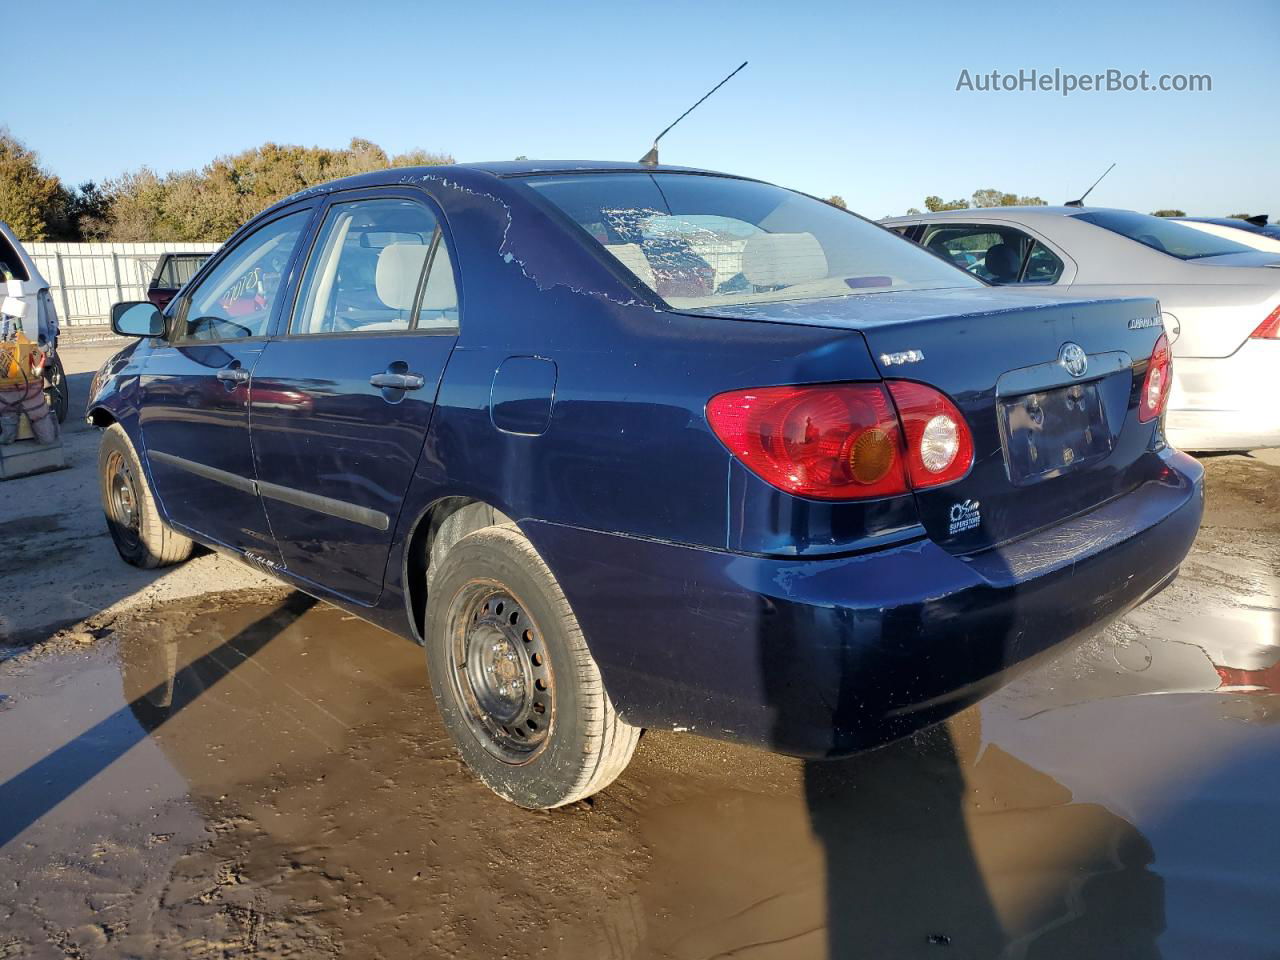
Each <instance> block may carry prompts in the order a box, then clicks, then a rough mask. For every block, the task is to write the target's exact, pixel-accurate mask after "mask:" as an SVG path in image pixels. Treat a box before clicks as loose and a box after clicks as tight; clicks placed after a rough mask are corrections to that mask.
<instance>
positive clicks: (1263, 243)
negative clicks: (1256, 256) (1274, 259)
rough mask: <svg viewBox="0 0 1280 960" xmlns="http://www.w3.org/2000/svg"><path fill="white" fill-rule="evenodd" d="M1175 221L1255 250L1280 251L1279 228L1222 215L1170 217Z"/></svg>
mask: <svg viewBox="0 0 1280 960" xmlns="http://www.w3.org/2000/svg"><path fill="white" fill-rule="evenodd" d="M1171 219H1173V220H1175V221H1176V222H1177V223H1185V224H1186V225H1187V226H1188V227H1191V228H1193V229H1195V230H1199V231H1201V232H1202V233H1210V234H1213V236H1215V237H1222V238H1223V239H1225V240H1234V241H1235V242H1236V243H1243V244H1244V245H1245V246H1246V247H1253V248H1254V249H1255V250H1266V251H1267V252H1269V253H1280V228H1277V227H1274V226H1269V227H1267V228H1265V229H1264V228H1263V227H1260V226H1258V225H1257V224H1253V223H1250V222H1249V221H1247V220H1236V219H1232V218H1230V217H1223V218H1221V219H1217V220H1209V219H1196V218H1194V217H1172V218H1171Z"/></svg>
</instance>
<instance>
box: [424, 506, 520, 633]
mask: <svg viewBox="0 0 1280 960" xmlns="http://www.w3.org/2000/svg"><path fill="white" fill-rule="evenodd" d="M510 522H511V518H510V517H508V516H507V515H506V514H505V513H503V512H502V511H501V510H499V509H497V508H496V507H493V506H490V505H489V504H487V503H485V502H484V501H482V500H472V499H470V498H468V497H445V498H444V499H442V500H437V501H436V502H435V503H433V504H432V505H431V506H430V507H428V508H427V509H426V511H425V512H424V513H423V514H422V516H421V517H419V518H418V522H417V524H416V525H415V526H414V528H413V533H412V534H411V535H410V537H409V545H408V547H406V548H405V569H404V586H405V603H406V604H408V607H409V622H410V623H411V624H412V625H413V633H414V638H415V639H416V640H417V641H418V642H419V643H421V642H422V630H423V624H424V623H425V622H426V616H427V594H428V591H429V590H430V586H431V580H432V575H433V573H434V570H435V567H436V566H437V565H438V564H439V563H440V560H441V558H442V557H444V555H445V554H446V553H448V552H449V550H451V549H452V548H453V545H454V544H455V543H457V542H458V541H459V540H461V539H462V538H463V537H465V536H466V535H467V534H469V533H475V532H476V531H477V530H483V529H484V528H485V527H492V526H494V525H495V524H499V523H510Z"/></svg>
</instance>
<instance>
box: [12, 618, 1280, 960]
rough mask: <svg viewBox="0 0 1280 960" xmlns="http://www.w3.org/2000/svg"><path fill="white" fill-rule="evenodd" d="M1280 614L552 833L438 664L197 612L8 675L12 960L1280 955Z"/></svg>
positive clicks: (663, 756)
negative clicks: (467, 734) (73, 959)
mask: <svg viewBox="0 0 1280 960" xmlns="http://www.w3.org/2000/svg"><path fill="white" fill-rule="evenodd" d="M1273 606H1274V605H1273ZM1274 616H1275V611H1274V609H1272V608H1263V607H1259V608H1257V609H1249V608H1236V609H1234V610H1231V611H1229V612H1227V613H1223V614H1215V615H1214V616H1212V617H1208V615H1207V614H1206V615H1205V617H1206V619H1208V620H1212V623H1213V625H1214V629H1213V630H1212V631H1211V632H1212V635H1213V637H1214V641H1213V643H1212V644H1210V643H1208V642H1205V641H1198V640H1197V638H1198V637H1200V636H1204V635H1207V634H1202V633H1199V632H1198V631H1200V630H1201V629H1202V628H1204V626H1205V622H1203V621H1202V620H1200V619H1199V618H1184V619H1181V620H1179V621H1177V623H1176V625H1174V626H1172V627H1170V628H1168V629H1166V630H1165V631H1164V635H1163V636H1160V635H1158V634H1157V632H1156V630H1155V629H1154V628H1153V627H1152V626H1151V625H1150V624H1147V623H1144V622H1143V621H1142V620H1141V618H1140V617H1135V618H1131V622H1130V623H1129V624H1127V625H1125V626H1123V627H1122V628H1121V629H1119V631H1118V632H1117V633H1116V634H1115V636H1118V637H1119V638H1120V639H1119V641H1117V640H1115V639H1114V638H1113V639H1103V640H1099V641H1097V642H1095V643H1092V644H1090V645H1087V646H1085V647H1082V648H1080V649H1079V650H1077V651H1075V652H1074V653H1072V654H1070V655H1068V656H1065V657H1063V658H1061V659H1059V660H1058V661H1055V662H1052V663H1050V664H1048V665H1046V666H1045V667H1043V668H1042V669H1040V670H1038V671H1036V672H1035V673H1033V674H1029V675H1027V676H1026V677H1024V678H1022V679H1021V680H1019V681H1018V682H1017V683H1015V684H1014V685H1013V686H1011V687H1009V688H1007V689H1006V690H1005V691H1003V692H1001V693H1000V694H998V695H996V696H994V697H992V698H990V699H988V700H987V701H985V702H984V703H982V704H980V705H979V706H978V707H977V708H974V709H971V710H969V711H966V712H965V713H964V714H961V715H960V716H959V717H957V718H955V719H954V720H953V721H951V722H950V723H948V724H947V725H946V726H945V727H940V728H935V729H933V730H931V731H927V732H925V733H924V734H921V735H919V736H917V737H915V738H914V739H912V740H909V741H905V742H901V743H898V744H894V745H891V746H889V747H887V748H884V749H882V750H879V751H876V752H874V753H871V754H868V755H864V756H861V757H857V758H853V759H851V760H847V761H838V762H829V763H811V764H806V763H801V762H799V761H794V760H790V759H786V758H782V757H776V756H771V755H768V754H763V753H759V752H756V751H752V750H748V749H742V748H737V747H732V746H726V745H721V744H715V743H711V742H708V741H702V740H697V739H694V738H691V737H682V736H676V735H671V734H654V735H647V736H646V737H645V739H644V740H643V742H642V744H641V748H640V751H639V753H638V754H637V758H636V762H635V763H634V764H633V766H632V767H631V769H630V770H629V771H628V772H627V774H626V775H624V777H623V778H622V780H621V781H619V782H618V783H617V784H615V786H614V787H612V788H610V789H609V790H608V791H606V792H605V793H604V794H603V795H601V796H600V797H597V798H596V799H595V801H594V802H593V803H590V804H579V805H576V806H574V807H572V808H569V809H567V810H563V811H559V812H556V813H552V814H535V813H527V812H523V811H519V810H517V809H515V808H512V807H510V806H509V805H507V804H506V803H504V802H503V801H501V800H499V799H497V798H496V797H494V796H492V795H491V794H490V793H489V792H488V791H487V790H486V789H485V788H483V787H481V786H480V785H478V784H477V783H476V782H475V781H474V780H473V779H472V778H471V777H470V776H469V775H468V774H467V773H466V771H465V770H464V769H462V767H461V765H460V764H459V763H458V761H457V760H456V759H455V757H454V753H453V750H452V748H451V746H450V744H449V743H448V741H447V740H446V739H445V735H444V732H443V729H442V727H441V726H440V724H439V722H438V720H437V718H436V716H435V712H434V708H433V706H432V704H431V700H430V693H429V690H428V688H427V685H426V672H425V664H424V662H423V658H422V656H421V651H420V650H418V649H417V648H415V647H413V646H411V645H409V644H407V643H405V642H404V641H401V640H398V639H396V638H393V637H390V636H388V635H386V634H383V633H381V632H379V631H377V630H374V629H372V628H370V627H367V626H365V625H363V624H361V623H360V622H358V621H355V620H353V619H351V618H350V617H347V616H345V615H344V614H342V613H340V612H338V611H336V610H334V609H332V608H328V607H325V606H323V605H317V606H315V607H314V608H312V607H311V604H310V602H309V601H306V600H305V599H304V598H301V597H299V596H297V595H290V596H289V597H287V598H285V599H284V600H276V601H274V602H270V603H259V604H244V603H238V604H236V605H234V606H232V607H230V608H226V609H223V608H221V607H219V606H218V604H217V603H216V602H215V601H211V600H204V601H198V602H187V603H181V604H175V605H171V606H169V607H167V608H161V609H158V610H156V611H152V612H151V613H148V614H146V615H145V616H138V617H136V618H135V619H134V620H132V621H129V622H124V623H121V624H120V625H119V626H118V628H117V632H116V636H115V637H114V638H113V639H112V640H110V641H108V642H104V643H102V644H99V645H97V646H95V647H93V648H89V649H87V650H79V651H65V652H61V653H59V652H54V653H50V654H46V655H44V656H40V657H19V658H16V659H14V660H12V661H10V662H9V663H7V664H4V665H2V666H0V696H3V697H4V698H5V699H4V700H3V703H2V704H0V707H2V709H0V834H2V835H3V836H4V838H5V839H7V840H8V841H9V842H8V843H7V844H4V845H3V846H0V889H4V890H6V893H8V894H9V895H8V896H6V897H2V898H0V956H8V955H10V954H9V953H7V952H6V951H7V950H12V951H13V952H14V953H15V954H20V953H21V952H22V950H23V949H27V948H30V949H33V950H34V949H35V948H36V946H37V945H39V944H43V943H44V942H45V941H46V940H48V939H50V938H53V939H55V940H57V938H62V939H61V940H58V942H59V943H66V944H71V945H73V946H75V947H76V949H79V950H80V951H81V952H82V953H86V954H89V953H94V954H99V955H108V956H110V955H117V956H126V955H147V956H175V957H176V956H192V955H201V954H209V955H221V954H223V953H227V952H232V953H234V952H235V951H237V950H239V951H241V952H250V953H257V954H259V955H280V956H284V955H289V954H291V953H292V954H295V955H306V956H325V955H333V954H336V953H338V952H342V951H346V952H350V953H353V954H356V955H379V954H381V955H388V956H392V955H415V956H422V955H437V954H439V955H457V956H463V957H486V958H487V957H495V956H502V955H506V956H508V957H511V958H513V960H515V958H520V957H553V958H580V957H592V958H596V957H599V958H623V957H669V958H704V957H721V956H733V957H737V958H744V957H745V958H772V957H777V958H783V957H786V958H805V957H827V956H836V957H842V958H843V957H850V956H868V957H916V956H920V957H925V956H929V957H934V956H956V957H994V956H1007V957H1036V958H1046V957H1048V958H1055V957H1062V958H1068V957H1071V958H1076V957H1155V956H1158V955H1163V956H1186V955H1196V956H1220V955H1224V954H1225V953H1227V952H1228V951H1230V955H1231V956H1232V957H1233V960H1239V958H1245V957H1254V956H1257V957H1264V956H1266V957H1274V956H1275V955H1276V950H1275V947H1274V944H1273V942H1272V940H1271V936H1272V934H1273V933H1274V930H1275V924H1274V916H1275V915H1276V909H1275V908H1276V905H1277V904H1280V880H1278V879H1277V868H1276V866H1275V865H1276V864H1277V863H1280V831H1277V830H1276V829H1275V827H1274V824H1275V822H1276V820H1277V817H1276V814H1277V812H1280V801H1278V800H1277V799H1276V798H1277V797H1280V763H1278V762H1277V761H1278V760H1280V724H1277V723H1276V722H1275V721H1276V718H1277V717H1280V695H1278V694H1276V693H1274V692H1272V691H1274V690H1275V689H1276V688H1275V687H1274V679H1273V678H1274V675H1275V667H1276V664H1277V662H1280V641H1278V640H1277V636H1276V632H1275V630H1274V629H1273V628H1274V626H1275V620H1274ZM1268 617H1270V618H1271V619H1268ZM1155 694H1160V695H1159V696H1155ZM6 938H7V939H6ZM939 951H942V952H939Z"/></svg>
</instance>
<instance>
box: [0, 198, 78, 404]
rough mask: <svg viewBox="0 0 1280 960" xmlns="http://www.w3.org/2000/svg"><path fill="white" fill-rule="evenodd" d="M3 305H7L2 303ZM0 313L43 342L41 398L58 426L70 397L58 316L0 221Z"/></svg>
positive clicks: (44, 286) (30, 264)
mask: <svg viewBox="0 0 1280 960" xmlns="http://www.w3.org/2000/svg"><path fill="white" fill-rule="evenodd" d="M6 301H8V302H7V303H6ZM0 311H2V312H4V313H6V314H9V315H11V316H17V315H18V314H21V317H20V318H19V320H20V323H21V325H22V332H23V333H25V334H26V335H27V336H28V337H30V338H31V339H32V340H34V341H35V342H37V343H41V342H43V343H44V344H45V345H46V347H47V349H48V350H49V351H50V352H52V353H53V357H52V358H51V359H50V360H49V361H47V362H46V363H45V384H46V386H45V396H47V397H48V398H49V403H50V405H51V406H52V407H53V410H54V412H55V413H56V414H57V417H58V420H59V422H61V421H64V420H66V419H67V407H68V404H69V401H70V396H69V393H68V390H67V380H66V376H65V374H64V373H63V370H62V361H61V360H59V359H58V356H57V353H56V349H57V346H58V312H57V311H56V310H55V309H54V306H53V297H52V296H51V295H50V294H49V282H48V281H47V280H45V278H44V277H42V276H41V275H40V271H39V270H37V269H36V265H35V262H34V261H33V260H32V259H31V255H30V254H29V253H27V251H26V250H24V249H23V248H22V244H21V243H20V242H19V241H18V238H17V237H16V236H15V235H14V233H13V231H12V230H11V229H9V225H8V224H7V223H4V222H3V221H0Z"/></svg>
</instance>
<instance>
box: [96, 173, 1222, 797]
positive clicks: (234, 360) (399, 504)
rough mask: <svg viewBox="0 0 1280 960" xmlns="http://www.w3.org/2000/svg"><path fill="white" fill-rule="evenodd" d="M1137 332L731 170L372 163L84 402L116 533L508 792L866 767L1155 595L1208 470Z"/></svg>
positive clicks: (139, 332)
mask: <svg viewBox="0 0 1280 960" xmlns="http://www.w3.org/2000/svg"><path fill="white" fill-rule="evenodd" d="M1159 317H1160V313H1159V308H1158V306H1157V304H1156V303H1155V302H1154V301H1151V300H1107V301H1088V302H1086V301H1079V300H1076V301H1058V300H1054V299H1052V298H1048V297H1038V298H1037V297H1034V296H1027V295H1024V294H1023V293H1018V292H1011V291H1007V290H1001V289H996V288H991V287H988V286H986V285H985V284H984V283H982V282H981V281H979V280H977V279H975V278H974V277H972V276H969V275H967V274H965V273H964V272H963V271H961V270H959V269H956V268H955V267H953V266H952V265H950V264H948V263H944V262H943V261H941V260H939V259H938V258H936V257H934V256H932V255H931V254H929V253H928V252H926V251H924V250H921V249H919V248H918V247H916V246H914V245H913V244H911V243H910V242H908V241H906V240H903V239H901V238H900V237H898V236H896V235H895V234H893V233H890V232H889V231H887V230H884V229H882V228H881V227H879V226H876V225H875V224H872V223H869V222H867V221H866V220H863V219H861V218H860V217H857V216H855V215H853V214H850V213H847V212H845V211H843V210H840V209H837V208H835V207H833V206H830V205H828V204H826V203H823V202H821V201H818V200H815V199H813V198H811V197H808V196H804V195H802V194H798V193H794V192H791V191H788V190H784V189H781V188H779V187H775V186H770V185H768V184H765V183H760V182H757V181H754V180H748V179H742V178H736V177H729V176H722V175H719V174H711V173H706V172H703V171H695V170H685V169H679V168H672V167H648V166H641V165H633V164H604V163H587V164H558V165H541V166H540V165H535V164H532V163H498V164H486V165H475V166H452V167H434V168H422V169H408V170H392V171H385V172H382V173H375V174H368V175H364V176H360V177H355V178H352V179H348V180H341V181H338V182H335V183H331V184H328V185H325V186H322V187H318V188H314V189H311V190H307V191H305V192H303V193H301V194H298V195H296V196H294V197H291V198H289V199H288V200H285V201H283V202H282V203H279V204H277V205H276V206H274V207H272V208H271V209H269V210H267V211H266V212H264V213H262V214H261V215H259V216H258V217H256V218H255V219H254V220H252V221H251V222H250V223H248V224H247V225H246V226H245V227H243V228H242V229H241V230H240V231H239V232H237V233H236V234H235V235H234V236H233V237H232V238H231V239H230V240H229V241H228V242H227V244H226V246H225V247H223V249H222V250H221V251H220V252H219V253H218V254H217V255H216V256H214V257H213V258H212V259H211V260H210V261H209V262H208V263H207V264H206V265H205V266H204V268H203V269H202V270H201V271H200V273H199V274H197V275H196V276H195V277H194V278H193V280H192V281H191V282H190V283H189V284H188V285H187V286H186V287H185V288H184V289H183V290H182V292H181V294H180V295H179V296H178V297H177V298H175V300H174V301H173V302H172V303H171V304H170V305H169V306H168V307H167V308H166V309H165V311H164V312H163V313H161V312H159V311H157V310H156V308H154V307H153V306H152V305H151V304H118V305H117V306H116V308H115V310H114V312H113V324H114V326H115V328H116V330H117V331H118V332H120V333H124V334H129V335H133V336H136V337H138V338H139V339H138V341H137V342H136V343H134V344H133V345H131V346H130V347H128V348H126V349H125V350H123V351H121V352H120V353H119V354H118V355H117V356H115V357H114V358H113V359H112V360H110V361H109V362H108V363H107V364H106V365H105V366H104V367H103V369H102V370H101V371H100V373H99V374H98V377H97V379H96V381H95V384H94V390H93V395H92V397H91V399H90V403H89V410H88V417H89V419H90V420H91V421H92V422H93V423H94V424H96V425H98V426H99V427H102V428H103V436H102V445H101V454H100V476H101V483H102V497H103V504H104V508H105V511H106V515H107V522H108V526H109V528H110V531H111V535H112V537H113V538H114V540H115V543H116V545H117V546H118V547H119V550H120V553H121V555H122V556H123V557H124V558H125V559H126V560H128V561H129V562H130V563H134V564H137V565H139V566H147V567H150V566H159V565H162V564H168V563H174V562H177V561H180V560H182V559H183V558H185V557H186V556H188V555H189V553H190V552H191V550H192V549H193V544H194V543H201V544H204V545H206V546H208V547H212V548H214V549H217V550H220V551H223V552H225V553H227V554H229V555H232V556H235V557H237V558H239V559H242V560H244V561H246V562H248V563H251V564H254V565H256V566H258V567H260V568H261V569H263V570H266V571H269V572H270V573H272V574H274V575H275V576H276V577H278V578H279V579H281V580H283V581H285V582H286V583H289V584H291V585H293V586H296V587H297V588H299V589H300V590H304V591H306V592H307V593H310V594H312V595H314V596H316V597H320V598H323V599H325V600H327V601H329V602H331V603H335V604H337V605H339V606H341V607H343V608H345V609H347V610H350V611H351V612H353V613H356V614H358V615H359V616H361V617H363V618H365V619H367V620H370V621H372V622H374V623H376V624H379V625H381V626H383V627H385V628H386V629H388V630H391V631H394V632H396V633H398V634H401V635H403V636H404V637H406V638H409V639H412V640H414V641H416V642H418V643H421V644H423V645H424V646H425V647H426V650H427V659H428V662H429V666H430V674H431V683H432V687H433V690H434V693H435V697H436V700H437V702H438V704H439V707H440V711H441V713H442V715H443V718H444V722H445V724H446V725H447V727H448V729H449V731H450V733H451V734H452V735H453V738H454V740H455V741H456V743H457V746H458V749H459V751H460V752H461V754H462V756H463V757H464V758H465V759H466V761H467V763H468V764H469V765H470V766H471V767H472V768H473V769H474V770H475V772H476V773H477V774H478V775H479V776H480V777H481V778H482V779H483V780H484V781H485V782H486V783H487V784H489V785H490V786H491V787H492V788H493V789H494V790H496V791H497V792H498V793H500V794H501V795H502V796H504V797H507V798H509V799H511V800H513V801H515V802H516V803H519V804H521V805H523V806H527V807H554V806H558V805H561V804H565V803H569V802H571V801H574V800H578V799H581V798H583V797H586V796H588V795H589V794H591V793H592V792H594V791H597V790H599V789H601V788H602V787H604V786H605V785H607V784H608V783H610V782H611V781H612V780H613V779H614V778H615V777H617V776H618V775H619V774H620V773H621V772H622V770H623V768H624V767H625V766H626V765H627V762H628V760H629V759H630V757H631V755H632V752H633V751H634V750H635V746H636V742H637V740H638V739H639V736H640V731H641V729H642V728H644V727H661V728H667V729H676V730H688V731H692V732H694V733H697V734H701V735H705V736H709V737H719V738H724V739H731V740H737V741H743V742H747V743H752V744H757V745H760V746H763V747H767V748H769V749H773V750H778V751H783V752H786V753H791V754H795V755H800V756H806V757H828V756H837V755H841V754H845V753H849V752H852V751H857V750H862V749H866V748H869V747H873V746H876V745H879V744H883V743H885V742H887V741H889V740H891V739H893V738H896V737H900V736H902V735H904V734H907V733H909V732H911V731H913V730H916V729H918V728H920V727H921V726H923V725H925V724H928V723H931V722H934V721H937V720H939V719H941V718H943V717H946V716H948V715H949V714H952V713H954V712H955V711H957V710H959V709H960V708H962V707H964V706H965V705H967V704H969V703H972V702H973V701H975V700H976V699H978V698H979V697H981V696H983V695H984V694H985V693H987V692H988V691H990V690H991V689H993V688H994V687H995V686H996V685H998V684H999V683H1000V682H1001V681H1002V680H1003V679H1004V678H1007V677H1008V675H1009V673H1010V671H1012V670H1013V669H1014V668H1016V667H1018V666H1020V665H1025V664H1027V663H1028V662H1029V661H1030V660H1031V659H1032V658H1034V657H1035V656H1036V655H1038V654H1041V653H1043V652H1045V651H1047V650H1049V649H1050V648H1052V647H1054V646H1055V645H1057V644H1059V643H1062V642H1063V641H1067V640H1071V639H1073V638H1079V637H1082V636H1085V635H1087V634H1088V633H1089V632H1091V631H1093V630H1095V629H1096V628H1097V627H1098V626H1099V625H1100V624H1102V623H1104V622H1105V621H1107V620H1108V619H1110V618H1113V617H1115V616H1117V615H1119V614H1121V613H1123V612H1125V611H1126V610H1128V609H1130V608H1131V607H1133V606H1134V605H1135V604H1138V603H1140V602H1142V601H1143V600H1144V599H1145V598H1147V597H1149V596H1151V595H1152V594H1153V593H1155V592H1156V591H1158V590H1160V589H1161V588H1163V587H1164V586H1166V585H1167V584H1168V583H1169V582H1170V581H1171V580H1172V579H1173V577H1174V576H1175V574H1176V572H1177V569H1178V565H1179V564H1180V563H1181V561H1182V559H1183V557H1184V556H1185V554H1186V552H1187V550H1188V549H1189V547H1190V545H1191V542H1192V539H1193V538H1194V536H1195V533H1196V529H1197V526H1198V524H1199V522H1200V515H1201V510H1202V502H1203V485H1202V472H1201V470H1200V468H1199V466H1198V465H1197V464H1196V463H1195V462H1194V461H1193V460H1191V459H1189V458H1188V457H1186V456H1184V455H1182V454H1180V453H1178V452H1176V451H1174V450H1173V449H1171V448H1170V447H1168V446H1167V445H1166V443H1165V441H1164V437H1163V432H1162V425H1161V424H1162V416H1163V412H1164V408H1165V403H1166V400H1167V398H1168V391H1169V382H1170V360H1169V349H1168V344H1167V343H1166V341H1165V338H1164V336H1163V334H1162V330H1161V325H1160V319H1159Z"/></svg>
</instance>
